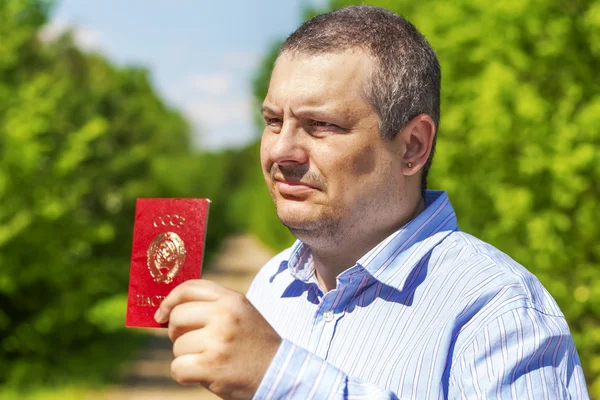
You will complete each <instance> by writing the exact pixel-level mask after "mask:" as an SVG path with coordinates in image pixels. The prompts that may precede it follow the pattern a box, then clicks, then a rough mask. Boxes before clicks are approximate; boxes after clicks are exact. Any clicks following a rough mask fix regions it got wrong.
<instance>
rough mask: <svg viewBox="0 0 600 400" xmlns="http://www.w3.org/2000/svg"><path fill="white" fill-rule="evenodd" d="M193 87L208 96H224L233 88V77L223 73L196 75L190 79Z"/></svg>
mask: <svg viewBox="0 0 600 400" xmlns="http://www.w3.org/2000/svg"><path fill="white" fill-rule="evenodd" d="M190 83H191V86H192V87H193V88H194V89H196V90H198V91H200V92H202V93H206V94H210V95H218V96H222V95H224V94H226V93H227V92H228V91H229V89H230V88H231V86H232V77H231V76H230V75H228V74H225V73H223V72H215V73H209V74H196V75H194V76H192V77H191V78H190Z"/></svg>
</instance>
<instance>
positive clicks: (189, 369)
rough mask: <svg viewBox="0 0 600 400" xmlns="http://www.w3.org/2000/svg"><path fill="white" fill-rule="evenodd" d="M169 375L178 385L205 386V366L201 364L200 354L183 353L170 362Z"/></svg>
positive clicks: (206, 378)
mask: <svg viewBox="0 0 600 400" xmlns="http://www.w3.org/2000/svg"><path fill="white" fill-rule="evenodd" d="M171 376H172V377H173V379H174V380H175V382H177V383H179V384H180V385H197V384H200V385H202V386H207V385H208V384H209V381H208V376H207V371H206V368H204V367H203V366H202V355H201V354H184V355H182V356H179V357H177V358H175V359H174V360H173V361H172V362H171Z"/></svg>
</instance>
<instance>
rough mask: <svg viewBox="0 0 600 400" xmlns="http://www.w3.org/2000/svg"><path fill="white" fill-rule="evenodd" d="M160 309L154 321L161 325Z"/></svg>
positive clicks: (155, 314)
mask: <svg viewBox="0 0 600 400" xmlns="http://www.w3.org/2000/svg"><path fill="white" fill-rule="evenodd" d="M160 317H161V315H160V308H159V309H158V310H156V312H155V313H154V320H155V321H156V322H158V323H159V324H160V321H161V318H160Z"/></svg>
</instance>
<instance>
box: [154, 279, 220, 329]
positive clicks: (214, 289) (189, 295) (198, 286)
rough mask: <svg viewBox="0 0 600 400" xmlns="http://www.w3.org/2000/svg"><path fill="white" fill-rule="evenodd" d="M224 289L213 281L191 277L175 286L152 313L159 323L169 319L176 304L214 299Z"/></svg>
mask: <svg viewBox="0 0 600 400" xmlns="http://www.w3.org/2000/svg"><path fill="white" fill-rule="evenodd" d="M225 290H226V289H225V288H224V287H222V286H220V285H217V284H216V283H214V282H211V281H207V280H204V279H193V280H189V281H186V282H184V283H182V284H181V285H179V286H177V287H175V289H173V290H172V291H171V293H169V295H168V296H167V297H165V298H164V299H163V301H162V302H161V303H160V307H159V308H158V310H156V314H154V319H155V320H156V322H158V323H159V324H163V323H165V322H167V321H168V320H169V315H170V314H171V310H172V309H173V307H175V306H176V305H177V304H181V303H185V302H188V301H215V300H217V299H218V298H219V297H220V296H222V295H223V293H224V291H225Z"/></svg>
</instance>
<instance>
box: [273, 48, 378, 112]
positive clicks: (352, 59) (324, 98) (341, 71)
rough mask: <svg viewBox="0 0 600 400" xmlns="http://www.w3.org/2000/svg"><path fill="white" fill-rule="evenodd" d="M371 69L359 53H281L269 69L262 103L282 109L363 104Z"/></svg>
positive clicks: (366, 58)
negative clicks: (267, 86)
mask: <svg viewBox="0 0 600 400" xmlns="http://www.w3.org/2000/svg"><path fill="white" fill-rule="evenodd" d="M371 70H372V61H371V60H370V58H369V57H368V56H367V55H366V54H365V53H364V52H362V51H360V50H348V51H344V52H340V53H325V54H318V55H304V54H288V53H284V54H282V55H281V56H279V58H278V59H277V61H276V63H275V67H274V68H273V72H272V74H271V81H270V83H269V91H268V93H267V97H266V99H265V103H270V104H273V105H276V106H279V107H286V108H287V107H291V108H294V107H297V106H317V105H318V106H331V107H343V108H348V107H350V108H352V107H353V106H356V105H357V104H356V103H365V101H364V98H363V97H364V94H363V93H364V85H365V83H366V82H367V79H369V77H370V75H371ZM363 105H364V104H363Z"/></svg>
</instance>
